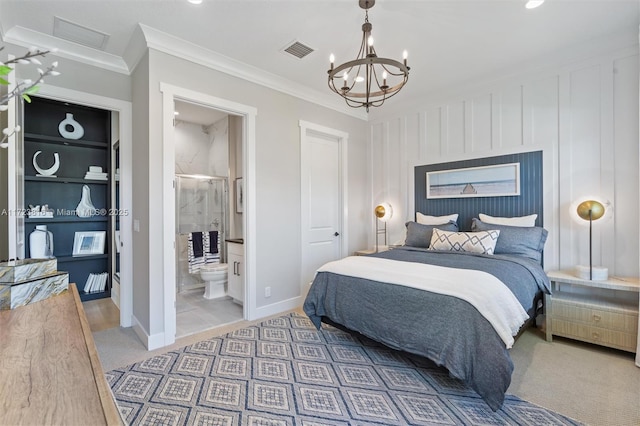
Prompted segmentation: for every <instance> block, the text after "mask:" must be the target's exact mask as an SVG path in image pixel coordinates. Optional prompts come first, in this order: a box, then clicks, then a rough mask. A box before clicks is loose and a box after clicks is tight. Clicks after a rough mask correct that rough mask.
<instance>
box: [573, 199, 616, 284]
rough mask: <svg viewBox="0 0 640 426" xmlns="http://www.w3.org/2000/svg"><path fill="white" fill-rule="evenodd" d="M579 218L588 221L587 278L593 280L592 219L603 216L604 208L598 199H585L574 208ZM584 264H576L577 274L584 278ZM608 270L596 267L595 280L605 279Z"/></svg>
mask: <svg viewBox="0 0 640 426" xmlns="http://www.w3.org/2000/svg"><path fill="white" fill-rule="evenodd" d="M576 212H577V213H578V216H579V217H580V218H581V219H584V220H588V221H589V280H593V221H594V220H598V219H600V218H601V217H602V216H604V212H605V208H604V206H603V205H602V203H600V202H599V201H595V200H587V201H583V202H581V203H580V204H579V205H578V208H577V209H576ZM585 269H586V268H585V267H584V266H576V270H577V272H578V276H579V277H580V278H583V279H586V271H585ZM608 275H609V272H608V270H607V268H603V267H597V268H596V280H606V279H607V278H608Z"/></svg>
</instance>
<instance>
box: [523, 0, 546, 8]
mask: <svg viewBox="0 0 640 426" xmlns="http://www.w3.org/2000/svg"><path fill="white" fill-rule="evenodd" d="M542 3H544V0H529V1H528V2H527V4H525V5H524V7H526V8H527V9H535V8H536V7H538V6H540V5H541V4H542Z"/></svg>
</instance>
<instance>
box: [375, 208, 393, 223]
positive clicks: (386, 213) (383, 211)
mask: <svg viewBox="0 0 640 426" xmlns="http://www.w3.org/2000/svg"><path fill="white" fill-rule="evenodd" d="M374 213H375V215H376V217H377V218H378V219H380V220H381V221H383V222H386V221H388V220H389V219H391V216H393V209H392V208H391V205H390V204H389V203H381V204H378V205H377V206H376V208H375V210H374Z"/></svg>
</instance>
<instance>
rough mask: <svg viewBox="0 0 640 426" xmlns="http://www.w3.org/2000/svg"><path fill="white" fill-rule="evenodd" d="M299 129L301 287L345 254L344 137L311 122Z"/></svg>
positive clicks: (304, 123) (303, 124)
mask: <svg viewBox="0 0 640 426" xmlns="http://www.w3.org/2000/svg"><path fill="white" fill-rule="evenodd" d="M300 128H301V149H300V152H301V156H302V158H301V165H302V167H301V168H302V173H301V180H302V182H301V191H302V193H301V202H302V208H301V213H302V218H301V225H302V233H301V234H302V235H301V237H302V250H301V252H302V262H301V265H302V268H301V273H302V275H301V280H302V287H303V289H304V287H305V286H308V284H309V283H310V282H311V281H313V277H314V274H315V271H316V270H317V269H318V268H319V267H320V266H322V265H323V264H324V263H327V262H330V261H332V260H337V259H340V258H341V257H343V255H344V253H346V243H347V238H346V233H347V230H346V186H345V183H346V144H347V137H348V136H347V134H345V133H343V132H340V131H337V130H333V129H329V128H326V127H322V126H317V125H313V124H311V123H306V122H302V121H301V122H300Z"/></svg>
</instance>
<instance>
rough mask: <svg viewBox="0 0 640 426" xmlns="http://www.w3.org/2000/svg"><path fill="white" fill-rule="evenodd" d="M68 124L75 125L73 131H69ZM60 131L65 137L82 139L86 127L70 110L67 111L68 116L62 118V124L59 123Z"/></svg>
mask: <svg viewBox="0 0 640 426" xmlns="http://www.w3.org/2000/svg"><path fill="white" fill-rule="evenodd" d="M67 126H71V127H73V131H72V132H69V131H67ZM58 132H60V134H61V135H62V137H63V138H65V139H80V138H81V137H82V136H84V127H82V125H81V124H80V123H78V122H77V121H76V120H74V119H73V114H71V113H70V112H68V113H67V118H65V119H64V120H62V121H61V122H60V124H58Z"/></svg>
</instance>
